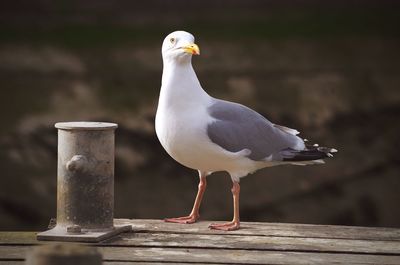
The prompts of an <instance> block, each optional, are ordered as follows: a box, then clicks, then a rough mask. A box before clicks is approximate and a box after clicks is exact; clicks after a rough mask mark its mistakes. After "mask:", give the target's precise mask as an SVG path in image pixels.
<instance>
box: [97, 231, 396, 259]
mask: <svg viewBox="0 0 400 265" xmlns="http://www.w3.org/2000/svg"><path fill="white" fill-rule="evenodd" d="M103 244H104V245H110V246H136V247H146V246H147V247H189V248H216V249H248V250H284V251H289V250H292V251H310V252H342V253H369V254H398V255H399V256H400V242H395V241H367V240H353V239H326V238H300V237H274V236H268V237H267V236H238V235H197V234H172V233H168V234H166V233H125V234H122V235H120V236H118V237H117V238H114V239H112V240H109V241H106V242H104V243H103Z"/></svg>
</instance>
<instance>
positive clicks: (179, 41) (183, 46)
mask: <svg viewBox="0 0 400 265" xmlns="http://www.w3.org/2000/svg"><path fill="white" fill-rule="evenodd" d="M161 52H162V56H163V59H164V61H170V60H173V61H177V62H190V59H191V57H192V55H199V54H200V49H199V46H197V45H196V44H195V43H194V37H193V35H192V34H190V33H189V32H186V31H174V32H172V33H170V34H169V35H168V36H167V37H165V39H164V42H163V45H162V49H161Z"/></svg>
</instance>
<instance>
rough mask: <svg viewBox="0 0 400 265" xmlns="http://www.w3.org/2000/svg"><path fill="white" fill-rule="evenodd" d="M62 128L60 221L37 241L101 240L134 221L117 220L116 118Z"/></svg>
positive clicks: (125, 229) (39, 236)
mask: <svg viewBox="0 0 400 265" xmlns="http://www.w3.org/2000/svg"><path fill="white" fill-rule="evenodd" d="M55 127H56V128H57V129H58V169H57V174H58V177H57V219H56V226H55V227H54V228H53V229H51V230H48V231H45V232H42V233H39V234H38V235H37V239H38V240H58V241H83V242H99V241H101V240H104V239H106V238H109V237H111V236H114V235H116V234H118V233H121V232H124V231H130V230H131V226H119V227H115V226H114V225H113V219H114V148H115V147H114V132H115V129H116V128H117V124H115V123H105V122H62V123H56V125H55Z"/></svg>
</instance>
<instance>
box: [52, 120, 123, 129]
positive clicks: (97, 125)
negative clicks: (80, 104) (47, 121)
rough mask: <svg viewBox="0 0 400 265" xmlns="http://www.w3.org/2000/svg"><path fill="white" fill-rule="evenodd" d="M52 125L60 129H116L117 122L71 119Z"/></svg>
mask: <svg viewBox="0 0 400 265" xmlns="http://www.w3.org/2000/svg"><path fill="white" fill-rule="evenodd" d="M54 127H56V128H57V129H62V130H109V129H116V128H117V127H118V124H116V123H111V122H93V121H72V122H57V123H56V124H55V125H54Z"/></svg>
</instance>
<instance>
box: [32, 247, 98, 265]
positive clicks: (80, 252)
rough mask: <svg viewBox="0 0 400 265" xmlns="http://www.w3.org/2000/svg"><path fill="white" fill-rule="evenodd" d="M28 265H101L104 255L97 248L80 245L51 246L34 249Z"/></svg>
mask: <svg viewBox="0 0 400 265" xmlns="http://www.w3.org/2000/svg"><path fill="white" fill-rule="evenodd" d="M25 264H26V265H71V264H73V265H101V264H102V255H101V254H100V253H99V252H98V251H97V249H96V248H93V247H88V246H83V245H78V244H59V243H58V244H50V245H43V246H37V247H34V248H33V250H32V251H30V252H29V253H28V255H27V257H26V262H25Z"/></svg>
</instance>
